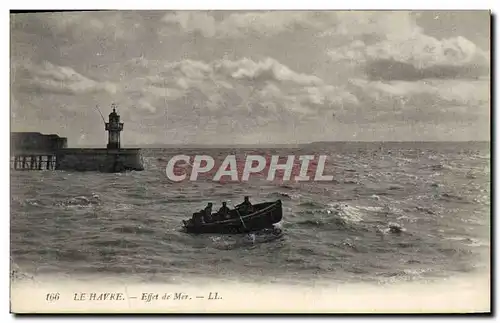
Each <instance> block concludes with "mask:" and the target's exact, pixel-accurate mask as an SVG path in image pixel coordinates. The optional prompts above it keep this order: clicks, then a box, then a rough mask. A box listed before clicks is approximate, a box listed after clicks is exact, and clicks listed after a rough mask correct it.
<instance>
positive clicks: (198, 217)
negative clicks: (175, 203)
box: [190, 210, 205, 225]
mask: <svg viewBox="0 0 500 323" xmlns="http://www.w3.org/2000/svg"><path fill="white" fill-rule="evenodd" d="M204 212H205V211H204V210H201V211H200V212H195V213H193V218H192V219H191V220H190V221H191V222H192V223H193V224H194V225H199V224H202V223H203V213H204Z"/></svg>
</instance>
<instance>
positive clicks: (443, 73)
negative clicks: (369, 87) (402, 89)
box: [364, 59, 490, 81]
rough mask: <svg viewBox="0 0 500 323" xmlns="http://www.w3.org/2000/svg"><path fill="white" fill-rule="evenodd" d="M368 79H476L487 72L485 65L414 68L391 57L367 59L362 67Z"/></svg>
mask: <svg viewBox="0 0 500 323" xmlns="http://www.w3.org/2000/svg"><path fill="white" fill-rule="evenodd" d="M364 70H365V72H366V75H367V76H368V78H369V79H370V80H378V81H388V80H400V81H417V80H422V79H429V78H431V79H456V78H463V79H478V78H480V77H482V76H487V75H488V74H489V72H490V71H489V68H488V66H485V65H479V64H466V65H459V66H457V65H437V66H432V67H427V68H421V69H419V68H416V67H415V66H414V65H412V64H409V63H404V62H398V61H395V60H393V59H381V60H373V61H368V62H367V63H366V65H365V67H364Z"/></svg>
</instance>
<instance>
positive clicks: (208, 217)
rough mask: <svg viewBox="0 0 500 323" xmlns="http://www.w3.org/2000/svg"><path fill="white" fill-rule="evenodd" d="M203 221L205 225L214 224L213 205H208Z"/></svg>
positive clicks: (204, 211)
mask: <svg viewBox="0 0 500 323" xmlns="http://www.w3.org/2000/svg"><path fill="white" fill-rule="evenodd" d="M203 221H205V223H210V222H212V203H208V205H207V206H206V207H205V209H204V210H203Z"/></svg>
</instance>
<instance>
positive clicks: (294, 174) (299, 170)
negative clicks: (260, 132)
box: [165, 155, 333, 182]
mask: <svg viewBox="0 0 500 323" xmlns="http://www.w3.org/2000/svg"><path fill="white" fill-rule="evenodd" d="M326 160H327V156H326V155H300V156H295V155H287V156H279V155H264V156H262V155H247V156H245V157H244V158H241V157H238V156H236V155H227V156H226V157H225V158H224V160H223V161H220V159H218V160H217V161H216V160H215V159H214V158H213V157H212V156H209V155H195V156H189V155H176V156H173V157H172V158H170V159H169V160H168V163H167V165H166V168H165V174H166V175H167V177H168V178H169V179H170V180H172V181H174V182H181V181H185V180H190V181H196V180H198V177H199V176H200V175H202V176H203V177H205V178H206V177H207V176H209V177H212V180H213V181H232V182H241V181H242V182H244V181H248V180H249V179H250V177H252V176H258V177H260V178H263V179H265V180H268V181H274V180H282V181H292V180H293V181H297V182H299V181H332V180H333V176H332V175H325V174H324V170H325V164H326Z"/></svg>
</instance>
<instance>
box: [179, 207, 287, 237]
mask: <svg viewBox="0 0 500 323" xmlns="http://www.w3.org/2000/svg"><path fill="white" fill-rule="evenodd" d="M253 207H254V208H255V209H256V211H255V212H253V213H251V214H248V215H244V216H239V215H238V211H237V210H231V211H230V215H231V218H230V219H228V220H224V221H217V222H212V223H201V224H197V225H195V224H193V223H187V222H185V223H184V229H185V230H186V231H187V232H188V233H227V234H229V233H244V232H252V231H260V230H263V229H266V228H271V227H272V226H273V224H275V223H278V222H280V221H281V219H282V218H283V208H282V205H281V200H277V201H275V202H266V203H260V204H255V205H253Z"/></svg>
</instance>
